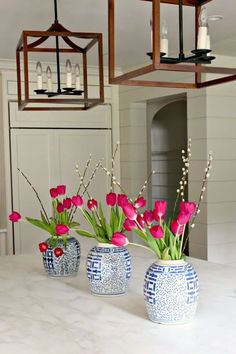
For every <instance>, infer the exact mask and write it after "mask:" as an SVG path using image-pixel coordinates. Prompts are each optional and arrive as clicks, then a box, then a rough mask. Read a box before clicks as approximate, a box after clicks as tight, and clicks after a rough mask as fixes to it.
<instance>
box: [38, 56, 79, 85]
mask: <svg viewBox="0 0 236 354" xmlns="http://www.w3.org/2000/svg"><path fill="white" fill-rule="evenodd" d="M65 69H66V88H68V89H69V88H72V86H73V72H72V65H71V61H70V60H69V59H67V61H66V65H65ZM74 73H75V89H76V90H77V91H79V90H81V83H80V66H79V64H76V65H75V67H74ZM36 74H37V90H43V69H42V64H41V63H40V62H39V61H38V62H37V64H36ZM46 78H47V91H48V92H53V82H52V70H51V68H50V66H47V68H46Z"/></svg>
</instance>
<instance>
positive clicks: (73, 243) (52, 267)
mask: <svg viewBox="0 0 236 354" xmlns="http://www.w3.org/2000/svg"><path fill="white" fill-rule="evenodd" d="M48 241H49V239H47V240H46V241H45V242H46V243H48ZM57 247H60V248H61V249H62V250H63V254H62V255H61V256H60V257H56V256H55V254H54V248H51V247H48V249H47V250H46V251H45V252H43V264H44V269H45V271H46V272H47V273H48V275H49V276H50V277H67V276H70V275H76V274H77V272H78V269H79V264H80V244H79V241H78V240H77V239H76V238H74V237H69V238H68V239H67V244H66V245H65V244H64V241H63V240H62V238H59V240H58V245H57Z"/></svg>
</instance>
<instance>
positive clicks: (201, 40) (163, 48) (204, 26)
mask: <svg viewBox="0 0 236 354" xmlns="http://www.w3.org/2000/svg"><path fill="white" fill-rule="evenodd" d="M198 22H199V26H198V37H197V49H199V50H211V38H210V32H209V21H208V16H207V9H206V7H205V6H203V7H202V9H201V12H200V15H199V21H198ZM150 26H151V28H152V19H150ZM151 46H152V31H151ZM160 52H161V55H162V56H163V57H167V56H168V53H169V41H168V25H167V22H166V20H164V21H163V23H162V27H161V38H160Z"/></svg>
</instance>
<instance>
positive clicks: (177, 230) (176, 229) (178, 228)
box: [170, 220, 184, 236]
mask: <svg viewBox="0 0 236 354" xmlns="http://www.w3.org/2000/svg"><path fill="white" fill-rule="evenodd" d="M170 229H171V231H172V232H173V234H174V235H176V236H181V235H182V233H183V232H184V225H180V224H179V223H178V221H177V220H173V221H171V223H170Z"/></svg>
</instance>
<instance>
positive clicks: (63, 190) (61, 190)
mask: <svg viewBox="0 0 236 354" xmlns="http://www.w3.org/2000/svg"><path fill="white" fill-rule="evenodd" d="M57 193H58V195H64V194H65V193H66V186H65V185H64V184H61V185H59V186H57Z"/></svg>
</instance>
